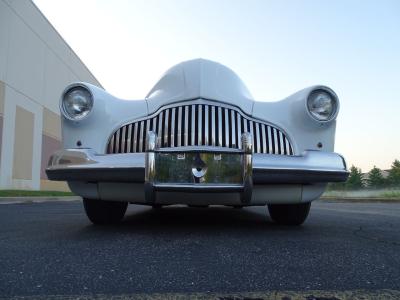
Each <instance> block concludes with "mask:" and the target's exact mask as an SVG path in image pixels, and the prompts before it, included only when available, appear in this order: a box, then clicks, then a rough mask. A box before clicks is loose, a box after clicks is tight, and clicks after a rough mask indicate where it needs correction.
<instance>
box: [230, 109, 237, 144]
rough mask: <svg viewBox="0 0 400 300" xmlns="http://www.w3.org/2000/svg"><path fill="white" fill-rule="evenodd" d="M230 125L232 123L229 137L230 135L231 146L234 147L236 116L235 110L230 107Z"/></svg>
mask: <svg viewBox="0 0 400 300" xmlns="http://www.w3.org/2000/svg"><path fill="white" fill-rule="evenodd" d="M231 125H232V130H231V137H232V147H233V148H236V131H237V130H236V118H235V111H234V110H233V109H232V110H231Z"/></svg>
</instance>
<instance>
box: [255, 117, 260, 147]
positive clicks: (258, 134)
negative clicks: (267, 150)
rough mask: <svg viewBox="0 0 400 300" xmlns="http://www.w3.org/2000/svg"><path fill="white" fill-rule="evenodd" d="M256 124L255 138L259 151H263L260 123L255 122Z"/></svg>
mask: <svg viewBox="0 0 400 300" xmlns="http://www.w3.org/2000/svg"><path fill="white" fill-rule="evenodd" d="M254 124H255V126H256V138H255V139H254V140H255V141H256V144H257V147H256V148H257V150H258V151H257V152H261V140H260V123H254Z"/></svg>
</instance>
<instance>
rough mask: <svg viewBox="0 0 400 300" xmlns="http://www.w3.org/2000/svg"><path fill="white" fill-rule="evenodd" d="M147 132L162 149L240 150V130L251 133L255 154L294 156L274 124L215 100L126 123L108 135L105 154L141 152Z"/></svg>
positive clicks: (290, 147) (171, 108)
mask: <svg viewBox="0 0 400 300" xmlns="http://www.w3.org/2000/svg"><path fill="white" fill-rule="evenodd" d="M147 131H154V132H155V133H157V139H158V141H157V143H158V145H159V147H161V148H165V147H180V146H200V145H204V146H219V147H228V148H239V149H240V148H241V143H240V138H241V135H242V133H243V132H250V134H251V135H252V136H253V141H254V146H253V149H254V152H255V153H268V154H280V155H293V148H292V145H291V144H290V142H289V140H288V138H287V137H286V135H285V134H284V133H283V132H282V131H281V130H279V129H278V128H277V127H275V126H273V125H271V124H267V123H263V122H261V121H258V120H253V119H251V118H249V117H247V116H245V115H244V114H242V113H241V112H240V111H239V110H238V109H236V108H231V107H225V106H219V105H215V104H214V103H213V104H190V105H180V106H175V107H168V108H164V109H162V110H160V111H159V112H158V113H156V114H155V115H152V116H150V117H148V118H146V119H143V120H139V121H134V122H132V123H129V124H126V125H124V126H122V127H121V128H119V129H118V130H116V131H115V132H114V133H113V135H112V136H111V138H110V140H109V142H108V146H107V153H132V152H144V151H145V144H146V133H147Z"/></svg>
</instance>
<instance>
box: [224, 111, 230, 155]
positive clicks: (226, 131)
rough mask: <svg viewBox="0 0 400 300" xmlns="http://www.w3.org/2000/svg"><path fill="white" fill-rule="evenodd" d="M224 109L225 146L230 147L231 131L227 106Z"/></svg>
mask: <svg viewBox="0 0 400 300" xmlns="http://www.w3.org/2000/svg"><path fill="white" fill-rule="evenodd" d="M224 110H225V147H230V135H231V131H230V130H229V128H230V126H229V110H228V109H227V108H225V109H224Z"/></svg>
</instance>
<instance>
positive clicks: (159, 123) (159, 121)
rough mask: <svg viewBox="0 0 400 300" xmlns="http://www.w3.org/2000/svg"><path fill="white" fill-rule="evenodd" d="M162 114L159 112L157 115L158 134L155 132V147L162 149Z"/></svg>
mask: <svg viewBox="0 0 400 300" xmlns="http://www.w3.org/2000/svg"><path fill="white" fill-rule="evenodd" d="M163 116H164V112H163V111H162V112H160V114H159V115H158V132H157V145H158V146H159V147H162V144H161V142H162V127H163V126H162V121H163Z"/></svg>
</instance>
